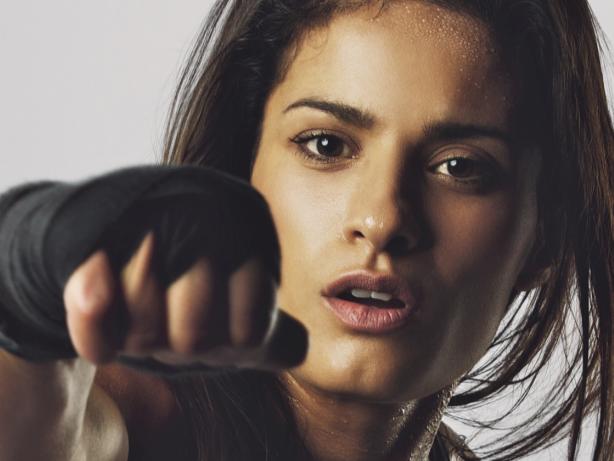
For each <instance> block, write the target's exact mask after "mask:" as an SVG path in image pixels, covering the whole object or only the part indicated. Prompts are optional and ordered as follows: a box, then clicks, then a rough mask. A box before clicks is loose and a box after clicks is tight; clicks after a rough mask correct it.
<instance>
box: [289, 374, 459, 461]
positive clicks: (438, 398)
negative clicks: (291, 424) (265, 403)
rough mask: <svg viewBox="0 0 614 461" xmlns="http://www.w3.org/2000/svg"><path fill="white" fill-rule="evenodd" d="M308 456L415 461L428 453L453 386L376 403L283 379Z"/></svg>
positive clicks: (328, 460)
mask: <svg viewBox="0 0 614 461" xmlns="http://www.w3.org/2000/svg"><path fill="white" fill-rule="evenodd" d="M282 380H283V382H284V384H285V386H286V388H287V391H288V394H289V395H290V401H291V406H292V408H293V411H294V413H295V417H296V420H297V424H298V428H299V431H300V432H301V435H302V437H303V441H304V443H305V445H306V447H307V449H308V451H309V453H310V454H311V458H312V460H313V461H341V460H348V459H351V460H353V461H418V460H421V461H422V460H426V459H428V454H429V451H430V449H431V446H432V445H433V442H434V440H435V435H436V433H437V430H438V429H439V425H440V424H441V418H442V416H443V413H444V410H445V409H446V407H447V405H448V402H449V400H450V397H451V395H452V390H453V386H449V387H448V388H445V389H443V390H442V391H440V392H438V393H436V394H433V395H431V396H428V397H425V398H422V399H419V400H414V401H409V402H398V403H375V402H368V401H364V400H359V399H351V398H349V397H347V396H343V397H340V396H338V395H335V394H329V393H326V392H323V391H321V390H319V389H315V388H314V387H312V386H309V385H307V384H304V383H301V382H299V381H297V380H296V379H295V378H294V377H292V376H291V375H290V374H286V375H284V376H283V378H282Z"/></svg>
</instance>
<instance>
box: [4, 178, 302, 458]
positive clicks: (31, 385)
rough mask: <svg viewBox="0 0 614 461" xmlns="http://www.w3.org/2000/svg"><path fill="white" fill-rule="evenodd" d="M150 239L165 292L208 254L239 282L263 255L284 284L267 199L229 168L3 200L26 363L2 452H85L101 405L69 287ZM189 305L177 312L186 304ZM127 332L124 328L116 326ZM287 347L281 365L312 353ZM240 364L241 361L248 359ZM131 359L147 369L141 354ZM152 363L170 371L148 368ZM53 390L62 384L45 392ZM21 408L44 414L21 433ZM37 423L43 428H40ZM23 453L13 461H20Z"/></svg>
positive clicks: (7, 381)
mask: <svg viewBox="0 0 614 461" xmlns="http://www.w3.org/2000/svg"><path fill="white" fill-rule="evenodd" d="M229 230H230V231H229ZM149 231H153V233H154V234H155V236H156V238H155V241H156V257H155V258H154V263H153V266H155V267H154V268H153V269H152V272H154V273H155V275H156V278H157V279H158V280H159V281H160V285H161V287H162V288H164V289H166V288H167V287H169V285H171V284H172V283H173V281H175V279H177V278H178V277H179V276H180V275H182V274H183V273H184V272H185V271H186V270H187V269H188V268H190V267H191V266H192V265H193V264H194V262H195V261H196V260H197V259H198V258H200V257H203V256H206V257H207V259H208V260H211V261H218V262H219V264H217V263H216V265H215V267H216V268H221V269H222V272H221V273H222V274H232V273H233V271H234V270H236V269H237V268H238V267H239V266H240V265H241V264H242V263H243V262H245V261H246V260H248V259H249V258H257V259H258V260H260V261H261V262H262V263H263V264H264V267H265V268H266V269H265V270H266V272H267V273H268V274H272V275H273V277H274V278H275V279H277V280H278V248H277V242H276V237H275V230H274V227H273V225H272V221H271V220H270V217H269V214H268V210H267V207H266V203H265V202H264V200H263V199H262V198H261V197H260V196H259V195H258V194H257V193H256V192H255V191H253V190H252V189H251V188H250V187H249V186H248V185H247V184H245V183H242V182H239V181H236V180H234V179H231V178H230V177H228V176H226V175H223V174H220V173H218V172H212V171H210V170H205V169H203V168H195V167H141V168H132V169H126V170H120V171H118V172H114V173H112V174H110V175H105V176H102V177H99V178H94V179H93V180H90V181H86V182H83V183H79V184H62V183H49V182H47V183H37V184H33V185H27V186H21V187H19V188H16V189H13V190H12V191H9V192H8V193H6V194H4V195H3V196H2V197H1V198H0V255H2V257H0V322H1V323H0V334H1V341H2V344H3V346H4V348H5V349H6V350H8V351H10V352H11V353H12V354H13V355H14V356H12V355H8V354H6V353H4V354H3V356H2V359H0V375H2V377H3V378H4V379H3V380H2V381H3V382H4V385H3V386H2V387H1V388H0V396H1V397H2V400H4V402H5V407H3V408H2V411H1V412H0V424H1V425H2V427H3V428H4V427H8V428H10V429H9V430H8V431H2V435H0V437H2V438H3V439H5V441H8V444H4V443H3V441H1V440H0V447H2V450H9V449H12V450H20V449H23V450H28V449H31V448H32V447H33V446H32V444H28V443H27V442H28V440H27V439H24V435H25V434H27V435H26V437H28V438H31V437H36V438H37V439H38V440H42V441H44V444H43V445H39V446H38V449H39V453H45V459H52V458H50V457H49V454H50V453H56V452H57V450H58V448H57V447H58V446H59V447H60V449H61V450H69V451H70V450H77V449H79V447H80V446H81V445H80V443H81V442H79V441H80V440H83V435H82V434H83V433H84V432H86V433H87V432H88V431H87V429H88V426H87V424H86V423H84V422H83V421H88V418H87V412H86V410H85V409H84V408H87V407H88V402H90V400H88V399H89V396H90V393H91V389H92V376H93V370H94V367H93V366H92V365H91V364H88V363H85V362H83V361H82V360H78V359H75V358H74V357H75V355H76V353H75V349H74V348H73V345H72V344H73V343H72V342H71V335H72V334H74V331H71V335H69V334H68V333H67V327H66V312H65V307H64V303H63V290H64V289H65V288H66V285H67V281H68V279H69V278H70V280H71V281H72V280H75V277H74V274H73V272H75V273H77V272H79V271H75V269H76V268H77V267H78V266H79V270H81V267H82V266H85V265H87V261H86V262H85V263H84V261H85V260H90V259H91V258H89V259H88V257H89V256H90V255H91V254H92V253H93V252H95V250H97V249H104V250H105V251H104V253H105V254H106V255H108V260H109V264H110V265H111V266H112V269H113V270H110V271H107V272H108V273H111V272H112V274H119V272H120V269H121V268H124V266H125V264H126V262H127V261H128V260H129V259H130V257H131V255H132V254H133V253H134V251H135V249H136V248H137V247H138V244H139V242H141V241H142V239H143V236H144V235H145V234H146V233H147V232H149ZM96 253H100V252H96ZM96 253H95V254H96ZM80 265H81V266H80ZM216 270H217V269H216ZM81 273H83V272H81ZM99 273H100V272H96V274H99ZM186 275H187V274H186ZM95 277H98V276H96V275H95ZM182 278H183V276H182ZM182 278H180V279H179V280H178V281H177V283H178V284H179V285H177V284H175V285H176V286H175V289H174V290H173V287H172V286H171V287H170V289H169V290H170V291H171V292H173V293H175V295H174V297H173V296H171V297H170V301H171V306H170V308H172V304H173V299H176V300H177V301H180V300H181V299H182V297H183V298H184V299H193V298H190V297H188V298H185V296H184V295H182V293H183V291H178V290H180V288H179V287H185V286H186V285H185V284H186V280H189V278H188V279H184V281H183V282H182ZM182 284H183V285H182ZM192 287H193V285H192ZM123 288H124V289H125V286H124V287H123ZM192 289H193V288H192ZM181 290H184V288H181ZM256 291H258V290H256ZM260 291H261V290H260ZM64 294H65V293H64ZM196 297H198V294H197V293H196ZM162 298H163V297H162ZM64 299H66V298H64ZM148 299H149V298H148ZM167 299H169V298H167ZM267 299H268V298H267ZM175 304H177V302H175ZM180 304H181V303H179V305H177V307H179V308H181V307H183V306H181V305H180ZM195 307H197V306H195ZM244 307H246V306H238V307H237V308H244ZM248 307H249V306H248ZM198 308H200V307H198ZM258 308H259V309H258V312H259V313H258V316H263V315H264V316H265V317H267V318H268V312H269V305H268V303H267V302H265V303H264V305H263V306H258ZM69 311H70V312H74V311H73V310H69ZM254 313H256V311H254ZM239 318H241V317H239ZM280 318H281V316H280ZM259 325H262V326H261V327H258V328H262V327H264V326H265V325H264V324H263V323H260V324H259ZM280 325H281V323H280ZM286 325H287V326H288V327H289V325H288V324H287V322H286ZM115 327H117V328H115ZM122 327H123V326H122V325H121V324H117V325H115V324H114V328H115V329H121V328H122ZM222 331H224V328H222ZM280 331H281V330H280ZM286 331H287V332H289V331H292V335H294V337H295V338H296V337H299V338H304V330H300V329H298V328H296V326H295V328H294V330H290V329H289V328H288V329H286ZM286 336H287V335H286ZM273 337H276V336H275V335H273ZM85 338H88V335H87V334H86V336H85ZM72 339H73V340H74V336H72ZM282 342H283V341H282ZM295 342H297V341H295ZM297 343H301V341H298V342H297ZM303 343H305V341H303ZM75 344H76V343H75ZM271 344H275V340H274V339H273V340H272V341H271ZM283 346H284V347H275V348H273V349H270V348H269V349H267V350H266V352H267V354H268V352H269V351H270V350H277V349H279V351H281V352H283V354H281V355H280V354H279V353H278V354H277V355H278V356H279V357H280V358H282V357H283V360H282V362H279V361H278V362H276V363H287V364H288V365H290V364H291V363H296V361H297V360H298V359H299V358H300V356H301V354H302V353H303V352H304V351H301V350H300V349H301V347H303V348H304V344H301V345H299V346H298V347H297V352H296V353H294V354H293V355H292V356H290V355H288V347H287V346H286V345H285V344H284V345H283ZM193 352H194V353H196V352H198V351H197V350H195V351H193ZM190 354H191V352H190ZM17 357H21V358H25V359H27V360H28V361H29V362H26V361H24V360H21V359H18V358H17ZM229 357H230V358H229V359H228V360H230V361H231V362H232V360H235V359H234V357H238V356H235V355H231V356H229ZM120 358H122V357H121V356H120ZM123 358H125V359H126V361H128V363H130V364H134V363H135V361H134V358H128V357H123ZM186 358H187V357H186ZM212 359H213V357H212ZM138 360H139V359H137V361H138ZM34 361H39V362H40V364H38V365H36V364H34V363H33V362H34ZM215 363H220V362H219V361H218V360H215ZM229 364H230V363H229ZM141 365H143V366H145V367H147V368H150V369H151V368H152V367H153V368H154V369H158V367H162V366H161V364H160V363H159V362H158V363H156V362H153V363H152V362H150V361H147V360H145V361H142V363H141ZM217 366H219V365H217ZM161 369H162V371H168V370H169V369H170V371H176V370H177V368H176V367H172V366H165V367H162V368H161ZM198 369H199V370H200V371H202V370H203V369H207V368H206V367H204V366H200V365H199V366H198ZM43 382H47V383H51V385H49V386H41V383H43ZM20 401H28V402H29V408H31V409H33V410H32V411H29V412H22V416H23V417H22V418H21V419H20V424H17V425H12V426H11V420H12V419H13V416H12V414H14V412H15V411H17V410H16V409H17V406H18V403H17V402H20ZM41 413H43V414H41ZM34 420H38V421H40V424H39V423H37V424H36V425H34V426H31V425H29V422H30V423H32V421H34ZM26 427H27V428H28V430H27V431H24V428H26ZM33 428H34V429H37V430H38V433H36V434H35V433H33V432H32V430H30V429H33ZM52 428H53V429H52ZM11 444H12V447H13V448H11ZM58 444H59V445H58ZM14 453H17V452H15V451H11V452H7V456H8V457H9V458H14V456H13V454H14ZM20 453H22V455H23V456H22V455H20V456H18V458H23V457H24V456H25V458H27V459H36V457H35V456H29V455H26V454H23V453H25V452H20ZM58 453H61V451H60V452H58ZM58 456H59V459H66V456H62V455H61V454H59V455H58ZM1 457H3V456H0V458H1Z"/></svg>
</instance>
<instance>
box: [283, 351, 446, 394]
mask: <svg viewBox="0 0 614 461" xmlns="http://www.w3.org/2000/svg"><path fill="white" fill-rule="evenodd" d="M328 358H329V359H334V356H328ZM374 364H375V365H374ZM412 368H413V369H412ZM291 375H292V377H293V378H294V379H295V380H296V381H297V382H299V383H300V384H302V385H308V386H309V387H311V388H313V389H314V390H317V391H320V392H322V393H325V394H331V395H335V396H342V397H344V398H348V399H358V400H364V401H369V402H380V403H382V402H389V403H394V402H406V401H409V400H415V399H419V398H423V397H426V396H429V395H432V394H435V393H437V392H438V391H440V390H441V389H442V388H444V387H446V386H448V385H449V384H450V383H451V382H452V381H453V379H450V380H449V382H448V381H447V380H445V379H441V380H440V382H437V383H434V382H432V380H430V382H429V381H428V380H427V379H425V376H427V375H428V370H420V369H419V367H412V366H411V365H408V362H403V363H398V362H397V363H394V362H393V363H390V362H386V361H385V360H384V359H381V358H380V359H379V360H378V359H376V358H371V359H369V360H351V359H345V360H328V361H326V362H322V361H321V360H318V361H315V360H309V357H308V359H307V360H306V361H305V362H304V363H303V364H302V365H301V366H299V367H297V368H295V369H293V370H292V371H291Z"/></svg>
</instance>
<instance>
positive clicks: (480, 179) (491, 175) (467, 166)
mask: <svg viewBox="0 0 614 461" xmlns="http://www.w3.org/2000/svg"><path fill="white" fill-rule="evenodd" d="M430 171H431V172H433V173H435V174H438V175H441V176H442V177H443V178H444V179H445V180H449V181H454V182H456V183H461V184H466V185H470V186H471V185H473V186H478V187H487V186H489V185H490V184H491V183H492V182H493V180H494V179H495V176H496V167H494V166H493V165H492V164H491V162H489V161H487V160H482V159H476V158H472V157H461V156H456V157H449V158H447V159H445V160H443V161H441V162H438V163H437V164H435V165H434V166H432V167H431V168H430Z"/></svg>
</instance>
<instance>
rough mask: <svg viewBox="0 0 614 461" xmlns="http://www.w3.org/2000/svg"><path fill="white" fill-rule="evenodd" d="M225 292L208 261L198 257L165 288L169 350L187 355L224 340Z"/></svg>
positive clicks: (225, 339) (226, 321)
mask: <svg viewBox="0 0 614 461" xmlns="http://www.w3.org/2000/svg"><path fill="white" fill-rule="evenodd" d="M225 292H226V289H225V288H224V289H222V286H221V284H220V283H219V281H218V280H217V279H216V276H215V271H214V269H213V267H212V265H211V263H210V262H209V261H207V260H205V259H202V258H201V259H199V260H198V261H197V262H196V263H195V264H194V265H193V266H192V267H191V268H190V269H189V270H188V271H187V272H186V273H185V274H183V275H182V276H181V277H180V278H179V279H177V280H176V281H175V282H174V283H173V284H172V285H171V286H170V287H169V288H168V290H167V296H166V306H167V307H166V313H167V318H168V326H167V332H168V342H169V345H170V348H171V349H172V350H173V351H175V352H177V353H178V354H181V355H188V356H189V355H194V354H196V353H198V352H203V351H205V350H207V349H209V348H211V347H214V346H216V345H219V344H222V343H224V342H226V341H227V338H228V307H227V298H226V295H225Z"/></svg>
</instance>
